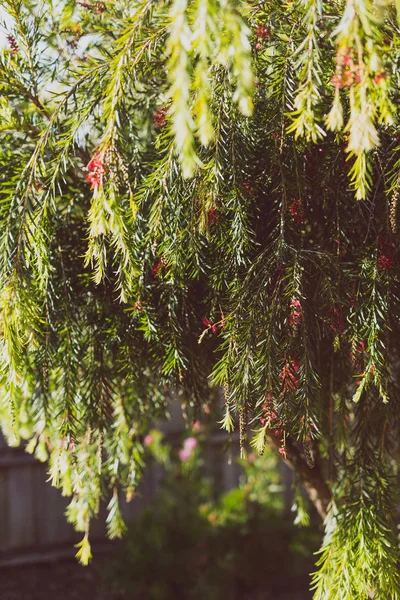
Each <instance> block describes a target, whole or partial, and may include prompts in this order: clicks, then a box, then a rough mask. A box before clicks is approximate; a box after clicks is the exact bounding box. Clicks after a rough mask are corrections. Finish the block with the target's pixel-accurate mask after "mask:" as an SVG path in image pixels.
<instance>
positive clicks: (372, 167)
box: [0, 0, 400, 600]
mask: <svg viewBox="0 0 400 600" xmlns="http://www.w3.org/2000/svg"><path fill="white" fill-rule="evenodd" d="M2 5H3V6H5V13H4V17H5V22H4V24H3V30H4V39H5V42H6V45H5V46H4V48H3V49H2V51H1V66H0V89H1V97H0V115H1V126H0V136H1V143H0V165H1V169H0V223H1V229H0V276H1V296H0V305H1V395H0V398H1V400H0V403H1V424H2V428H3V431H4V433H5V435H6V436H7V438H8V440H9V441H10V443H19V442H20V440H21V439H25V440H28V442H27V448H28V450H29V451H31V452H34V453H35V455H36V456H38V457H39V458H41V459H46V458H49V464H50V474H51V480H52V482H53V483H54V484H55V485H57V486H59V487H60V488H61V489H62V491H63V493H64V494H65V495H70V496H72V500H71V503H70V505H69V509H68V518H69V519H70V521H71V522H72V523H73V524H74V525H75V526H76V528H77V529H78V530H81V531H83V532H84V537H83V541H82V543H81V546H80V549H79V556H80V558H81V560H82V561H83V562H87V560H88V559H89V558H90V546H89V541H88V536H89V525H90V520H91V518H92V517H93V516H95V515H96V514H97V512H98V510H99V502H100V500H101V499H102V498H108V500H109V496H111V500H109V505H108V507H109V517H108V528H109V534H110V536H111V537H115V536H118V535H120V534H121V533H122V532H123V529H124V525H123V520H122V517H121V514H120V510H119V505H118V494H119V492H118V490H123V492H124V493H125V494H126V495H127V497H128V498H129V497H130V496H131V495H132V493H133V489H134V487H135V485H136V482H137V479H138V474H140V471H141V469H142V465H143V461H142V454H143V448H142V439H143V435H144V434H145V433H146V432H147V431H148V427H149V423H150V422H151V421H153V420H154V419H155V418H157V417H159V416H161V415H163V414H165V413H166V411H167V398H168V393H169V390H171V389H174V390H178V391H180V393H181V394H182V398H183V399H184V405H185V410H186V412H187V418H188V420H189V421H194V420H195V419H198V418H199V417H201V414H202V413H203V412H204V411H205V410H206V409H207V406H208V404H209V403H210V402H211V398H212V389H213V387H214V388H216V387H217V386H219V388H221V389H223V391H224V394H225V413H224V416H223V418H222V421H221V423H222V426H223V427H224V428H226V429H227V430H228V431H230V430H232V429H233V428H234V427H238V428H239V430H240V438H241V446H242V450H243V452H245V449H246V447H247V445H248V444H251V445H252V446H254V448H256V449H257V451H258V452H260V453H262V452H263V448H264V446H265V444H266V443H272V444H273V445H275V446H276V448H277V451H279V452H280V454H281V455H282V459H283V460H284V461H286V462H287V463H288V464H289V465H290V466H291V467H292V468H293V469H294V471H295V473H296V474H297V479H298V483H299V485H302V486H304V488H305V489H306V490H307V492H308V494H309V496H310V499H311V501H312V502H313V503H314V504H315V506H316V508H317V510H318V511H319V513H320V514H321V516H322V517H324V519H325V527H326V537H325V540H324V542H323V547H322V550H321V555H320V558H319V564H318V570H317V572H316V574H315V575H314V578H313V583H312V585H313V589H314V591H315V595H314V598H315V599H316V600H328V599H329V600H339V599H340V600H343V599H345V598H346V599H347V598H348V599H350V598H351V599H352V600H364V599H365V598H372V597H373V598H376V599H382V600H389V599H397V598H399V597H400V581H399V573H398V571H397V564H398V560H399V550H398V542H397V537H396V526H397V515H396V503H397V502H398V496H399V481H398V475H397V465H398V446H399V444H398V441H399V414H400V412H399V411H400V398H399V392H400V390H399V387H400V369H399V366H400V302H399V291H400V287H399V286H400V281H399V235H398V215H397V202H398V196H399V173H400V171H399V165H400V163H399V159H400V155H399V150H400V145H399V136H400V126H399V122H398V116H397V105H398V100H399V68H398V67H399V63H400V41H399V39H400V38H399V34H400V28H399V21H398V18H399V17H398V15H397V12H396V10H397V9H399V8H400V7H399V6H398V5H399V2H398V0H395V2H394V3H393V2H391V1H390V0H347V1H341V0H340V1H339V0H338V1H336V0H335V1H330V2H324V1H323V0H293V1H291V0H287V1H284V0H269V1H268V2H256V1H254V2H253V1H252V0H250V1H249V2H247V3H244V2H237V0H170V1H166V2H162V1H161V2H154V1H152V0H144V1H141V0H140V1H136V0H135V1H132V0H130V1H128V0H116V1H115V2H114V1H113V2H111V1H104V2H86V1H82V2H72V1H60V2H57V3H53V2H51V0H41V2H37V1H35V0H3V3H2Z"/></svg>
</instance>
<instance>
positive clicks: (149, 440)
mask: <svg viewBox="0 0 400 600" xmlns="http://www.w3.org/2000/svg"><path fill="white" fill-rule="evenodd" d="M152 443H153V436H152V435H150V434H149V433H148V434H147V435H146V437H145V438H144V445H145V446H150V444H152Z"/></svg>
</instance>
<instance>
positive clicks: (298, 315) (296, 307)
mask: <svg viewBox="0 0 400 600" xmlns="http://www.w3.org/2000/svg"><path fill="white" fill-rule="evenodd" d="M302 320H303V308H302V306H301V303H300V300H298V299H297V298H292V300H291V302H290V315H289V325H290V327H291V328H292V330H293V333H296V331H297V329H298V328H299V326H300V325H301V323H302Z"/></svg>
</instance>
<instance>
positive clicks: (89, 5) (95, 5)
mask: <svg viewBox="0 0 400 600" xmlns="http://www.w3.org/2000/svg"><path fill="white" fill-rule="evenodd" d="M79 4H80V5H81V6H82V8H86V9H87V10H89V11H90V12H96V13H97V14H101V13H103V12H104V11H105V10H106V7H105V6H104V4H103V2H86V1H83V2H80V3H79Z"/></svg>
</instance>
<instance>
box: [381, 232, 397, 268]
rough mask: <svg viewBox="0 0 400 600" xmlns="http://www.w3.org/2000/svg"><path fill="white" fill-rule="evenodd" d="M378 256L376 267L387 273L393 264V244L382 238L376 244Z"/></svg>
mask: <svg viewBox="0 0 400 600" xmlns="http://www.w3.org/2000/svg"><path fill="white" fill-rule="evenodd" d="M378 245H379V249H380V255H379V258H378V266H379V268H380V269H384V270H385V271H389V270H390V269H391V268H392V267H393V266H394V264H395V261H394V258H393V255H394V250H395V248H394V244H393V242H392V241H391V240H389V239H388V238H387V237H385V236H382V237H381V238H380V239H379V242H378Z"/></svg>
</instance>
